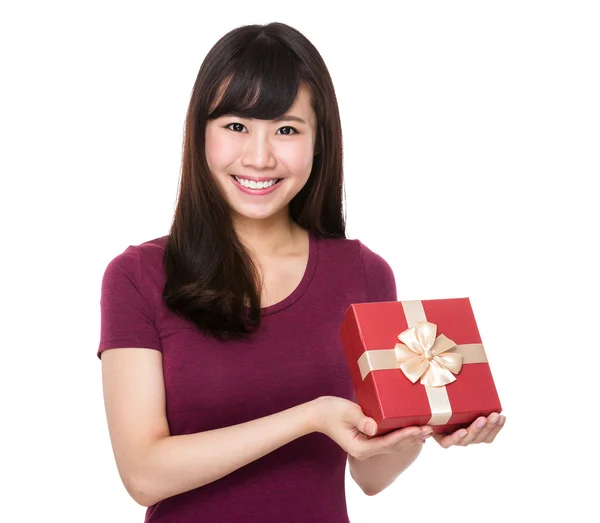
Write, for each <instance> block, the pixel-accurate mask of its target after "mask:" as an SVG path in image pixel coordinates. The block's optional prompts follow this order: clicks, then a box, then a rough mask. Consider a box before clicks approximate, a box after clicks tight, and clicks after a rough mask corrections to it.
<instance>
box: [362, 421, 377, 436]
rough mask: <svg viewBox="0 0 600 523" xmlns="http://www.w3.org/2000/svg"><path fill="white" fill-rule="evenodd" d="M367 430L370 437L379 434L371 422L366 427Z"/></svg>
mask: <svg viewBox="0 0 600 523" xmlns="http://www.w3.org/2000/svg"><path fill="white" fill-rule="evenodd" d="M365 430H366V431H367V434H369V436H374V435H375V433H376V432H377V427H376V426H375V425H374V424H373V423H371V422H369V423H367V424H366V425H365Z"/></svg>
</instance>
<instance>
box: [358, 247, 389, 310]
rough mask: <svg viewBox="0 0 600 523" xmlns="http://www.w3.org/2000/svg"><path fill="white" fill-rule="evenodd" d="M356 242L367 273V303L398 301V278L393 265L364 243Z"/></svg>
mask: <svg viewBox="0 0 600 523" xmlns="http://www.w3.org/2000/svg"><path fill="white" fill-rule="evenodd" d="M355 241H356V242H357V248H358V251H359V254H360V259H361V263H362V267H363V270H364V273H365V279H366V293H367V301H376V302H381V301H396V299H397V295H396V278H395V276H394V271H393V270H392V267H391V265H390V264H389V263H388V261H387V260H386V259H385V258H383V256H381V255H380V254H379V253H377V252H375V251H374V250H373V249H371V248H369V247H368V246H367V245H365V244H364V243H363V242H361V241H360V240H355Z"/></svg>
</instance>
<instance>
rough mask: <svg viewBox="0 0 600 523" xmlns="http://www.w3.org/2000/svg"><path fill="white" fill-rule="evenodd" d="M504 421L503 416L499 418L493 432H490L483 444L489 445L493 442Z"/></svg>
mask: <svg viewBox="0 0 600 523" xmlns="http://www.w3.org/2000/svg"><path fill="white" fill-rule="evenodd" d="M505 421H506V417H505V416H499V418H498V421H497V422H496V425H495V426H494V430H492V431H491V432H490V433H489V434H488V436H487V437H486V439H485V443H491V442H492V441H494V439H495V438H496V436H497V435H498V432H500V429H501V428H502V427H503V426H504V422H505Z"/></svg>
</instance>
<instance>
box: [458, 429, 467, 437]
mask: <svg viewBox="0 0 600 523" xmlns="http://www.w3.org/2000/svg"><path fill="white" fill-rule="evenodd" d="M467 434H468V432H467V431H465V432H459V433H458V437H459V439H463V438H464V437H465V436H466V435H467Z"/></svg>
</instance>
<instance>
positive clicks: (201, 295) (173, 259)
mask: <svg viewBox="0 0 600 523" xmlns="http://www.w3.org/2000/svg"><path fill="white" fill-rule="evenodd" d="M342 188H343V187H342V133H341V127H340V118H339V112H338V106H337V101H336V97H335V93H334V88H333V85H332V82H331V78H330V76H329V73H328V71H327V68H326V66H325V64H324V62H323V60H322V58H321V56H320V55H319V53H318V51H317V50H316V49H315V48H314V46H313V45H312V44H311V43H310V42H309V41H308V40H307V39H306V38H305V37H304V36H303V35H302V34H300V33H299V32H298V31H297V30H295V29H293V28H291V27H289V26H287V25H285V24H281V23H272V24H269V25H265V26H261V25H251V26H245V27H240V28H237V29H235V30H233V31H231V32H230V33H228V34H226V35H225V36H224V37H223V38H221V40H219V41H218V42H217V43H216V45H215V46H214V47H213V48H212V49H211V50H210V52H209V53H208V55H207V57H206V59H205V60H204V62H203V64H202V66H201V68H200V71H199V73H198V77H197V79H196V83H195V85H194V89H193V93H192V96H191V101H190V105H189V110H188V114H187V119H186V127H185V140H184V148H183V159H182V179H181V186H180V194H179V198H178V203H177V208H176V211H175V216H174V221H173V224H172V227H171V230H170V232H169V235H168V236H164V237H161V238H157V239H154V240H151V241H147V242H145V243H142V244H141V245H136V246H129V247H128V248H127V249H125V251H124V252H123V253H121V254H119V255H118V256H116V257H115V258H114V259H113V260H112V261H111V262H110V263H109V265H108V267H107V268H106V272H105V274H104V277H103V281H102V297H101V309H102V328H101V340H100V346H99V349H98V357H100V358H101V360H102V379H103V387H104V397H105V405H106V413H107V421H108V426H109V431H110V437H111V442H112V446H113V450H114V454H115V459H116V462H117V466H118V470H119V474H120V475H121V478H122V480H123V482H124V484H125V486H126V488H127V490H128V492H129V493H130V495H131V496H132V497H133V498H134V499H135V500H136V501H137V502H138V503H140V504H142V505H144V506H147V507H148V510H147V513H146V521H152V522H157V523H158V522H169V523H183V522H192V521H193V522H196V521H207V522H208V521H223V522H234V521H235V522H238V521H239V522H242V521H243V522H252V521H261V522H278V523H279V522H287V523H290V522H302V523H306V522H310V521H318V522H321V521H322V522H328V523H334V522H347V521H348V515H347V510H346V501H345V485H344V475H345V466H346V459H348V460H349V465H350V472H351V475H352V477H353V478H354V480H355V481H356V482H357V484H358V485H359V486H360V487H361V488H362V489H363V491H364V492H365V493H366V494H368V495H374V494H376V493H378V492H380V491H381V490H383V489H384V488H386V487H387V486H388V485H389V484H391V483H392V482H393V481H394V479H395V478H396V477H397V476H398V475H399V474H400V473H401V472H402V471H403V470H404V469H406V467H408V466H409V465H410V464H411V463H412V462H413V461H414V460H415V458H416V457H417V455H418V454H419V452H420V450H421V448H422V444H423V443H424V442H425V439H426V438H427V437H428V436H429V435H430V434H431V429H430V428H429V427H408V428H404V429H401V430H397V431H393V432H391V433H389V434H386V435H384V436H379V437H374V438H369V435H372V434H374V433H375V428H376V427H375V426H374V420H372V419H371V418H369V417H367V416H365V415H364V413H363V412H362V409H361V408H360V406H359V405H357V404H356V403H355V402H354V401H353V400H354V393H353V389H352V383H351V378H350V374H349V371H348V368H347V364H346V361H345V356H344V353H343V350H342V347H341V344H340V339H339V334H338V328H339V326H340V324H341V322H342V319H343V316H344V313H345V311H346V309H347V308H348V306H349V305H350V304H351V303H357V302H365V301H396V300H397V296H396V285H395V280H394V275H393V273H392V270H391V268H390V266H389V265H388V263H387V262H386V261H385V260H384V259H383V258H381V257H380V256H379V255H377V254H376V253H374V252H373V251H371V250H370V249H368V248H367V247H366V246H365V245H363V244H362V243H361V242H360V241H358V240H349V239H346V237H345V224H344V218H343V216H342ZM114 349H119V350H114ZM482 420H485V418H482ZM498 420H500V422H502V421H503V417H500V416H498V415H497V414H492V415H490V417H489V419H488V420H485V421H486V425H485V426H484V427H483V428H477V427H476V426H475V424H474V425H473V426H472V427H470V428H469V429H468V430H466V429H461V431H458V432H457V433H454V434H452V435H450V436H446V437H438V436H437V435H436V436H435V437H436V438H437V439H438V440H439V443H440V444H442V446H444V447H448V446H450V445H452V444H461V445H466V444H469V443H472V442H480V441H491V440H493V438H494V437H495V435H496V434H497V432H498V430H499V429H500V425H499V424H496V422H497V421H498ZM464 434H466V436H464V438H463V439H462V440H461V439H460V436H462V435H464Z"/></svg>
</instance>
